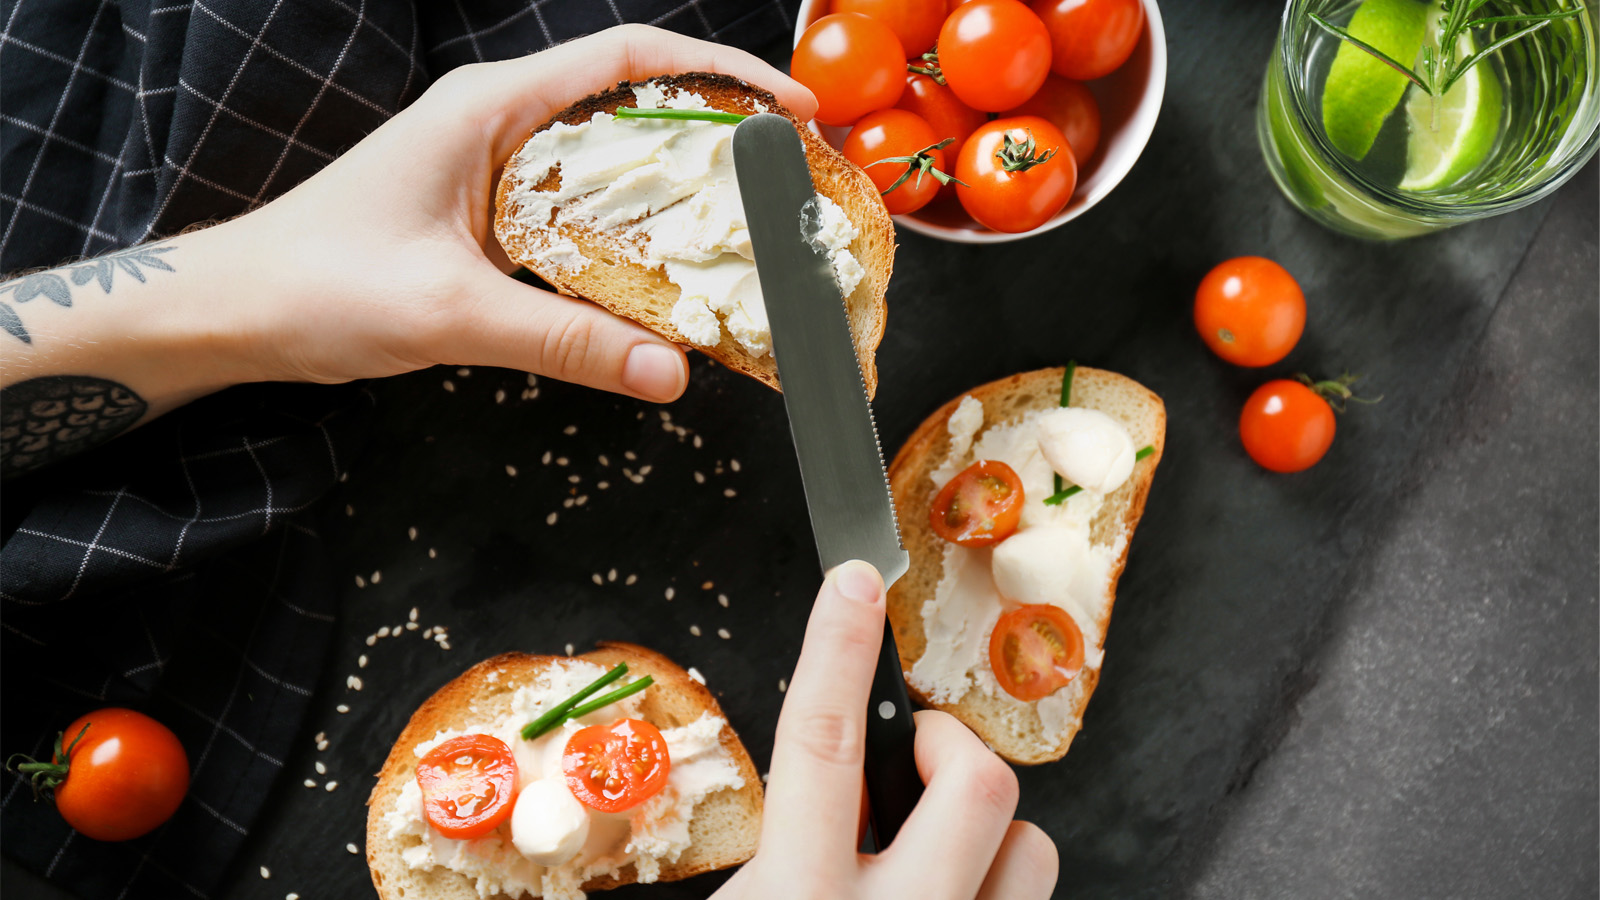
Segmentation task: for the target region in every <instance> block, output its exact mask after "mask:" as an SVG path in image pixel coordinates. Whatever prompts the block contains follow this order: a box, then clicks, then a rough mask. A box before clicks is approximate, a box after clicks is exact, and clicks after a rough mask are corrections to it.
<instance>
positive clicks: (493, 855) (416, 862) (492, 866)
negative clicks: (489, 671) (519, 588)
mask: <svg viewBox="0 0 1600 900" xmlns="http://www.w3.org/2000/svg"><path fill="white" fill-rule="evenodd" d="M603 674H605V669H603V668H601V667H600V666H597V665H595V664H593V663H589V662H585V661H582V660H568V661H563V662H561V663H559V664H557V665H554V666H551V667H550V668H548V669H546V670H545V671H544V672H542V673H541V674H540V675H539V676H538V677H537V679H536V680H535V681H534V682H533V683H532V684H528V685H524V686H523V687H521V688H518V689H517V691H516V692H515V693H514V694H513V695H512V698H511V710H510V712H508V713H506V714H505V715H503V716H501V717H500V718H499V719H496V720H492V721H490V720H486V721H485V722H483V723H481V724H474V725H470V726H468V727H466V728H464V729H461V730H459V731H441V732H439V733H438V734H437V735H435V736H434V737H433V738H432V739H430V740H427V741H423V742H422V743H420V744H418V745H417V746H416V748H415V750H414V751H413V752H414V753H415V754H416V756H417V757H418V758H419V759H420V758H421V757H423V756H425V755H427V753H428V751H430V750H432V749H433V748H434V747H436V746H438V745H439V744H440V743H442V742H444V741H446V740H449V739H450V738H452V737H456V736H458V735H461V734H489V735H493V736H495V737H497V738H499V739H500V740H502V741H505V742H506V744H507V745H509V746H510V747H511V748H512V752H513V755H514V756H515V757H516V761H517V786H518V788H519V790H520V793H519V795H518V797H517V801H516V803H517V805H516V806H515V807H513V810H512V815H511V818H510V819H509V820H507V821H506V822H504V823H502V824H501V825H500V826H499V827H498V828H496V829H495V830H494V831H491V832H490V833H489V834H487V835H484V836H483V837H480V838H476V839H474V840H467V841H458V840H452V839H450V838H447V837H445V836H443V835H441V834H439V833H438V832H437V831H435V830H434V829H433V827H432V826H430V825H428V823H427V820H426V819H425V818H424V817H423V812H422V790H421V789H420V788H419V787H418V786H417V783H416V780H415V779H412V780H410V781H407V782H406V784H405V786H404V787H403V788H402V789H401V791H400V796H399V798H398V799H397V801H396V802H395V806H394V808H393V809H392V810H390V811H389V812H387V813H385V815H384V824H385V826H386V828H387V832H388V835H389V837H390V838H391V839H396V840H399V841H400V842H401V843H402V844H403V845H405V849H404V850H403V851H402V859H403V860H404V861H405V863H406V865H407V866H409V867H410V868H413V869H432V868H436V867H441V868H446V869H449V870H451V871H454V872H457V873H460V874H461V875H464V876H465V877H466V878H467V879H468V880H470V881H472V883H473V886H474V888H475V889H476V890H477V892H478V895H479V896H480V897H485V898H487V897H491V896H494V895H496V894H502V893H503V894H505V895H507V896H509V897H512V898H521V897H545V898H548V900H582V898H583V897H584V892H583V884H584V882H586V881H588V880H590V879H592V878H595V877H598V876H600V875H615V874H617V873H618V871H620V870H621V869H622V868H623V867H624V866H626V865H628V864H630V863H632V864H633V865H634V867H635V870H636V871H637V873H638V880H639V881H642V882H649V881H654V880H655V879H656V878H657V877H658V876H659V875H660V871H661V863H662V861H668V862H671V861H676V860H677V858H678V856H679V855H680V854H682V853H683V851H684V850H685V849H686V848H687V847H688V846H689V821H690V819H691V818H692V817H693V815H694V808H695V805H696V804H698V803H699V802H700V801H701V800H704V799H705V798H706V797H708V796H710V795H711V794H714V793H716V792H718V791H721V790H725V789H730V788H731V789H738V788H741V787H743V786H744V778H743V777H742V776H741V775H740V774H739V767H738V765H737V763H735V762H734V759H733V756H732V754H730V753H729V752H728V751H727V749H725V748H724V747H723V746H722V744H721V741H720V739H719V738H720V735H721V733H722V728H723V726H725V725H726V724H727V723H726V722H725V721H724V720H722V719H721V718H719V717H717V716H713V715H711V714H710V713H706V714H704V715H702V716H701V717H700V718H699V719H697V720H695V721H694V722H691V723H689V724H687V725H683V726H680V727H678V728H669V729H663V730H662V732H661V736H662V738H663V739H664V740H665V741H666V743H667V752H668V755H669V757H670V758H671V761H672V768H671V771H670V772H669V773H668V775H667V784H666V786H665V787H664V788H662V789H661V792H660V793H658V794H656V795H655V796H654V797H652V798H650V799H649V800H647V801H645V802H644V803H642V804H640V805H639V806H636V807H634V808H633V809H631V810H627V811H626V812H622V813H614V814H608V813H601V812H597V811H595V810H591V809H588V808H587V807H583V806H582V805H581V804H579V809H580V810H581V811H582V813H583V817H582V818H581V819H580V818H579V817H578V816H577V815H576V814H575V813H573V811H572V810H571V809H570V808H565V812H563V813H561V815H562V816H565V818H564V819H558V820H552V821H550V822H548V823H541V824H539V825H537V826H535V825H533V824H532V823H529V822H526V821H525V822H524V823H523V824H522V827H521V828H520V829H519V828H518V821H517V819H518V816H519V813H521V814H522V815H523V816H524V818H526V816H527V815H529V814H531V813H524V812H523V811H522V809H521V807H522V804H523V800H524V797H527V796H529V794H528V791H529V790H530V789H531V790H534V791H536V792H538V793H536V794H534V795H533V799H532V800H530V801H529V803H530V805H532V804H537V805H540V806H543V805H545V804H546V803H552V804H555V805H556V806H558V807H559V806H564V804H562V803H561V802H560V801H559V798H556V799H551V798H545V797H543V796H542V794H543V792H549V793H551V794H554V791H555V788H556V787H557V786H559V788H560V790H562V791H567V787H566V784H565V779H564V774H563V772H562V766H561V756H562V752H563V751H564V750H565V748H566V745H567V741H568V740H569V739H570V738H571V737H572V735H573V734H574V733H575V732H577V731H578V730H579V729H580V728H583V727H586V726H588V725H597V724H607V723H610V722H614V721H616V720H617V719H618V718H622V717H625V716H637V715H638V712H639V704H640V698H639V697H638V695H635V696H633V697H628V698H625V699H623V700H622V701H620V702H618V703H615V704H612V705H611V706H607V707H605V708H604V709H601V710H598V711H596V712H594V713H591V714H590V715H588V716H585V717H584V718H582V719H579V720H577V721H575V722H567V723H566V724H565V725H563V726H562V727H561V728H560V729H557V730H555V731H553V732H551V733H549V734H546V735H544V736H542V737H540V738H539V739H538V740H534V741H525V740H522V736H521V734H520V732H521V729H522V726H523V725H525V724H527V723H528V722H529V721H531V720H533V719H534V718H536V717H537V716H538V715H539V714H540V713H542V712H544V711H545V710H546V709H549V708H550V707H552V706H553V705H555V704H556V703H559V702H560V701H562V700H565V699H566V698H567V697H570V696H572V695H573V694H574V693H576V692H577V691H578V690H579V689H581V688H583V687H584V686H586V685H588V684H589V683H590V682H592V681H594V680H595V679H596V678H598V677H600V676H601V675H603ZM567 796H568V797H571V793H570V791H567ZM573 800H574V802H576V798H573ZM578 831H586V833H585V834H583V836H582V837H581V838H579V837H574V834H575V833H576V832H578ZM519 844H526V845H527V846H528V851H533V852H532V855H530V853H529V852H528V851H525V850H523V849H520V848H519ZM573 844H576V845H577V847H576V849H575V850H574V849H573V847H572V845H573ZM535 857H537V858H535ZM562 857H565V858H564V859H563V858H562ZM540 859H543V860H546V861H547V863H542V862H540ZM558 860H559V861H558Z"/></svg>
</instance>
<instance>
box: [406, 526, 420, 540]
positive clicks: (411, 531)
mask: <svg viewBox="0 0 1600 900" xmlns="http://www.w3.org/2000/svg"><path fill="white" fill-rule="evenodd" d="M406 537H408V538H411V539H412V540H413V541H414V540H416V539H417V526H415V525H413V526H411V527H410V528H407V529H406Z"/></svg>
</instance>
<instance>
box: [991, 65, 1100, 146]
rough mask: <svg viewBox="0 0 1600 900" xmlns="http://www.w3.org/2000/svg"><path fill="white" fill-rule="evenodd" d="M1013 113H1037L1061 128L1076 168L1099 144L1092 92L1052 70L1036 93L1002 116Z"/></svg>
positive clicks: (1010, 116) (1007, 116) (1098, 105)
mask: <svg viewBox="0 0 1600 900" xmlns="http://www.w3.org/2000/svg"><path fill="white" fill-rule="evenodd" d="M1013 116H1038V117H1039V118H1041V119H1048V120H1049V121H1050V123H1051V124H1052V125H1054V126H1056V127H1057V128H1059V129H1061V133H1062V134H1063V135H1066V138H1067V143H1068V144H1069V145H1070V146H1071V147H1072V159H1073V161H1074V162H1076V163H1077V164H1078V168H1079V169H1082V168H1083V166H1084V164H1085V163H1087V162H1088V161H1089V157H1091V156H1093V155H1094V151H1095V148H1096V147H1098V146H1100V104H1098V103H1096V102H1095V100H1094V94H1092V93H1090V92H1089V89H1088V88H1086V87H1084V86H1083V85H1082V84H1081V83H1079V82H1076V81H1069V80H1067V79H1065V78H1062V77H1061V76H1060V75H1056V74H1054V73H1051V75H1050V77H1049V78H1046V79H1045V80H1044V86H1043V87H1041V88H1039V92H1038V93H1036V94H1034V95H1033V96H1032V97H1029V98H1028V99H1027V100H1026V101H1025V102H1023V104H1022V105H1021V106H1018V107H1016V108H1015V109H1012V110H1010V111H1008V112H1006V113H1005V114H1004V115H1003V116H1002V117H1001V118H1006V119H1009V118H1012V117H1013Z"/></svg>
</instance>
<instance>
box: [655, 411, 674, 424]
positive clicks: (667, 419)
mask: <svg viewBox="0 0 1600 900" xmlns="http://www.w3.org/2000/svg"><path fill="white" fill-rule="evenodd" d="M656 412H657V413H659V414H660V415H661V421H663V422H671V421H672V413H670V412H667V411H666V410H664V409H658V410H656Z"/></svg>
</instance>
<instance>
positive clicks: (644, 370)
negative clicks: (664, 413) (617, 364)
mask: <svg viewBox="0 0 1600 900" xmlns="http://www.w3.org/2000/svg"><path fill="white" fill-rule="evenodd" d="M686 381H688V374H687V373H685V372H684V370H683V355H682V354H680V353H678V352H677V351H675V350H670V349H668V348H666V347H663V346H661V345H660V344H639V345H637V346H635V347H634V348H633V349H632V350H629V351H628V361H627V362H625V363H623V365H622V386H623V387H625V388H627V389H628V390H630V391H632V392H633V393H635V394H638V395H639V396H641V397H644V398H646V399H649V400H663V401H664V400H676V399H678V395H679V394H682V393H683V388H684V383H685V382H686Z"/></svg>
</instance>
